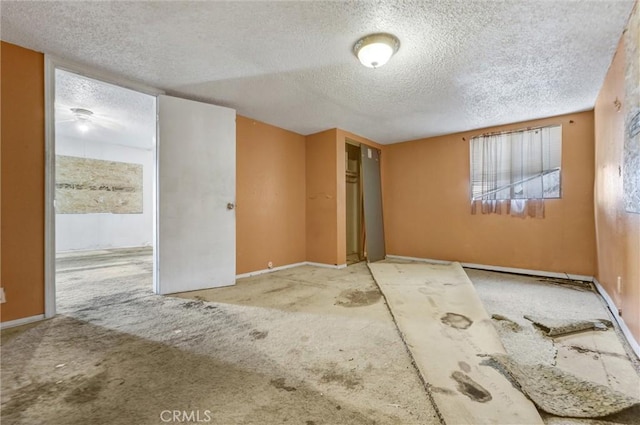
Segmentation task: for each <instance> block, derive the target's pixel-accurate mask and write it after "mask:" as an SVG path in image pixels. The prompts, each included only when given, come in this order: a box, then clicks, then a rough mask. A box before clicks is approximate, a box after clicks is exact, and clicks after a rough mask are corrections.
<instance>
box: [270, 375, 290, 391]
mask: <svg viewBox="0 0 640 425" xmlns="http://www.w3.org/2000/svg"><path fill="white" fill-rule="evenodd" d="M269 383H270V384H271V385H272V386H273V387H274V388H277V389H279V390H285V391H288V392H291V391H296V390H297V388H296V387H292V386H289V385H285V380H284V378H277V379H272V380H271V381H270V382H269Z"/></svg>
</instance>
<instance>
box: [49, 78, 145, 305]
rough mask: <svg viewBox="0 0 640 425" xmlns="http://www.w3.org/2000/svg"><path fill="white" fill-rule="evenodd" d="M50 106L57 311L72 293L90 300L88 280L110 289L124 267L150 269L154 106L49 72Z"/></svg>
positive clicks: (119, 90)
mask: <svg viewBox="0 0 640 425" xmlns="http://www.w3.org/2000/svg"><path fill="white" fill-rule="evenodd" d="M78 105H82V106H83V107H82V108H81V107H79V106H78ZM54 108H55V120H54V121H55V123H54V125H55V212H56V216H55V247H56V249H55V253H56V258H55V263H56V270H55V272H56V278H55V282H56V288H55V289H56V298H55V300H56V304H57V306H58V310H60V311H64V310H65V302H66V301H67V300H69V299H73V297H75V296H81V297H84V298H85V299H86V301H85V302H90V301H89V300H90V299H91V296H92V295H93V294H95V293H96V291H95V289H91V286H93V285H101V286H102V285H104V286H105V287H107V288H111V289H115V288H114V287H117V286H118V283H119V280H118V279H119V275H118V274H119V273H121V272H122V271H123V270H127V269H129V268H133V269H135V270H141V271H144V272H146V273H145V274H149V273H151V271H152V268H151V266H152V259H153V241H154V239H155V238H154V224H153V222H154V220H153V217H154V186H155V184H154V180H155V175H156V174H155V138H156V105H155V97H153V96H149V95H146V94H143V93H139V92H136V91H133V90H129V89H125V88H122V87H118V86H116V85H112V84H106V83H103V82H101V81H98V80H94V79H91V78H88V77H84V76H81V75H78V74H74V73H72V72H68V71H64V70H62V69H56V71H55V105H54ZM111 271H114V272H116V273H114V274H112V273H110V272H111ZM97 275H98V276H101V278H102V279H101V280H100V282H99V283H98V282H96V276H97ZM127 275H128V274H127ZM147 286H148V287H147V289H149V290H150V289H151V285H150V284H147Z"/></svg>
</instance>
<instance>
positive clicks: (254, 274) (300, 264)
mask: <svg viewBox="0 0 640 425" xmlns="http://www.w3.org/2000/svg"><path fill="white" fill-rule="evenodd" d="M306 264H307V263H306V262H304V261H303V262H301V263H293V264H285V265H284V266H278V267H272V268H270V269H263V270H256V271H253V272H248V273H241V274H238V275H236V279H243V278H245V277H251V276H259V275H261V274H265V273H272V272H277V271H278V270H286V269H292V268H294V267H300V266H304V265H306Z"/></svg>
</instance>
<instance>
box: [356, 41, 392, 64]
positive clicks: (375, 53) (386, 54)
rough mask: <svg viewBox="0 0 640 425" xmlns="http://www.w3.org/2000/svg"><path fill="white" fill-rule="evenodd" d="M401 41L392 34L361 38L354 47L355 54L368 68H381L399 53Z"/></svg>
mask: <svg viewBox="0 0 640 425" xmlns="http://www.w3.org/2000/svg"><path fill="white" fill-rule="evenodd" d="M399 47H400V41H399V40H398V38H397V37H396V36H394V35H391V34H386V33H379V34H371V35H368V36H366V37H363V38H361V39H360V40H358V41H357V42H356V44H355V45H354V46H353V53H355V55H356V56H357V57H358V59H359V60H360V62H361V63H362V64H363V65H364V66H366V67H368V68H379V67H381V66H382V65H384V64H385V63H387V62H388V61H389V59H391V56H393V54H394V53H395V52H397V51H398V48H399Z"/></svg>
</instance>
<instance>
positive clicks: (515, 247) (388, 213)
mask: <svg viewBox="0 0 640 425" xmlns="http://www.w3.org/2000/svg"><path fill="white" fill-rule="evenodd" d="M571 120H573V121H574V122H573V123H570V121H571ZM550 124H562V126H563V127H562V128H563V130H562V132H563V140H562V199H560V200H547V201H546V205H545V207H546V216H545V218H544V219H532V218H526V219H522V218H515V217H511V216H505V215H495V214H492V215H482V214H479V215H472V214H471V212H470V201H469V139H470V138H471V137H473V136H474V135H477V134H480V133H484V132H487V131H490V132H493V131H503V130H511V129H517V128H522V127H528V126H541V125H550ZM463 138H464V139H466V140H463ZM593 164H594V136H593V112H583V113H577V114H570V115H564V116H559V117H552V118H547V119H542V120H535V121H528V122H523V123H517V124H510V125H505V126H499V127H493V128H488V129H483V130H476V131H469V132H464V133H457V134H452V135H447V136H441V137H433V138H429V139H422V140H416V141H411V142H405V143H399V144H393V145H389V146H387V147H386V149H385V151H384V170H385V174H384V176H383V186H384V188H385V190H384V193H383V195H384V196H383V202H384V222H385V235H386V244H387V253H388V254H395V255H403V256H410V257H420V258H431V259H439V260H455V261H461V262H468V263H476V264H485V265H495V266H503V267H515V268H524V269H532V270H543V271H554V272H567V273H574V274H582V275H588V276H592V275H593V274H594V273H595V259H596V252H595V235H594V219H593V178H594V177H593V175H594V173H593Z"/></svg>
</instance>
